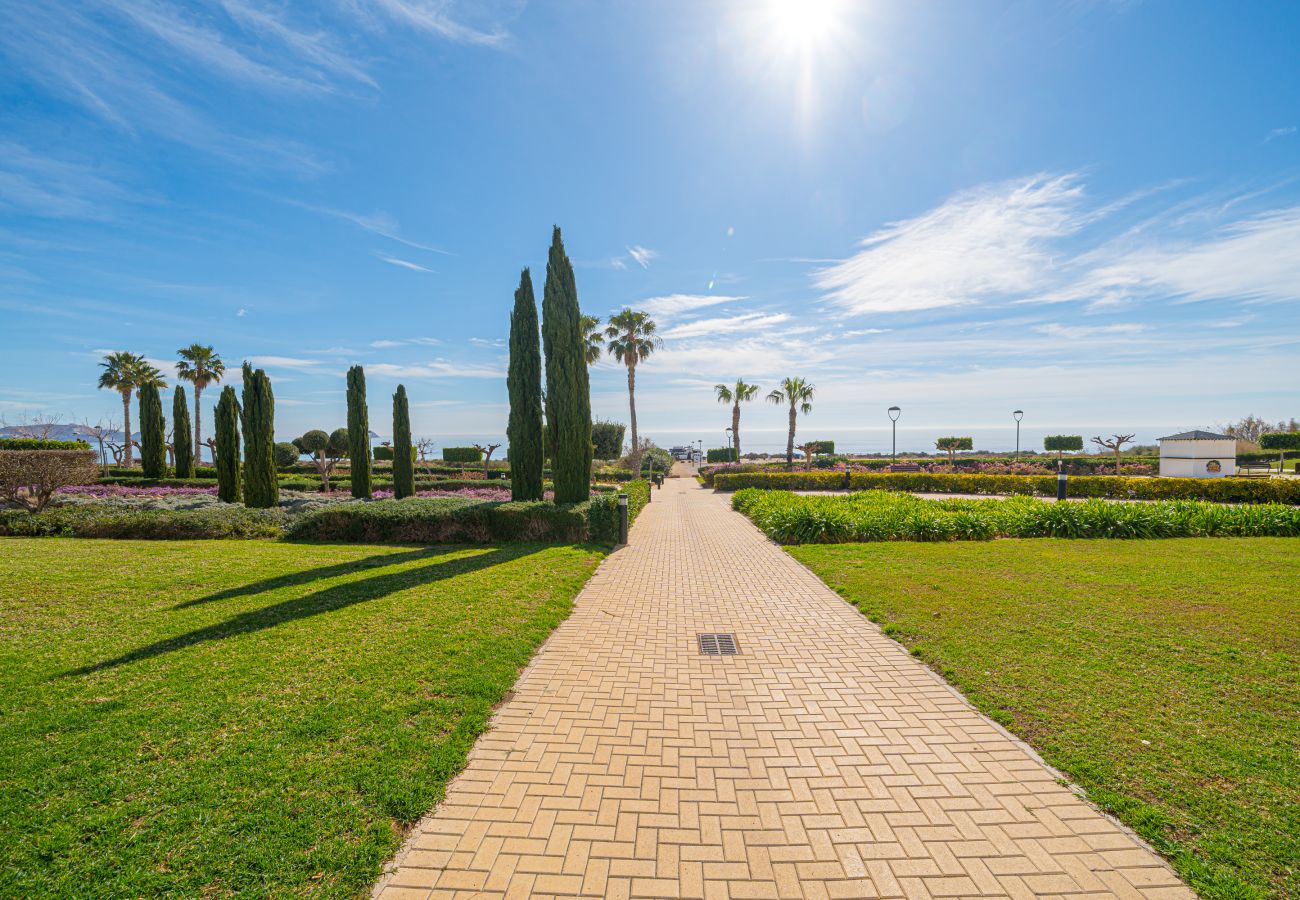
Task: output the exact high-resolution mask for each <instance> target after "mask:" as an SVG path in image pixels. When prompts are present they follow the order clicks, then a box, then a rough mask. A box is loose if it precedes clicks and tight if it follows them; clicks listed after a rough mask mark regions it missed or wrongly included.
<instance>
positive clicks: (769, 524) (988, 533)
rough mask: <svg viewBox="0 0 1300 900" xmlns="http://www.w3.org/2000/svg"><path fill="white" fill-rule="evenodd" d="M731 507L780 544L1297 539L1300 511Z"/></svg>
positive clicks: (999, 505)
mask: <svg viewBox="0 0 1300 900" xmlns="http://www.w3.org/2000/svg"><path fill="white" fill-rule="evenodd" d="M732 507H733V508H734V509H736V510H738V511H740V512H741V513H743V514H745V515H746V516H748V517H749V518H750V519H751V520H752V521H753V522H754V524H755V525H757V526H758V527H759V528H760V529H762V531H763V532H764V533H766V534H767V535H768V536H769V537H770V538H772V539H773V540H775V541H779V542H781V543H785V544H806V543H844V542H849V541H969V540H990V539H992V538H997V537H1015V538H1033V537H1057V538H1121V539H1123V538H1174V537H1210V536H1231V537H1268V536H1273V537H1291V536H1297V535H1300V508H1296V507H1294V506H1286V505H1283V504H1277V503H1269V504H1260V505H1255V506H1224V505H1220V504H1214V503H1206V502H1200V501H1194V500H1173V501H1160V502H1155V503H1112V502H1107V501H1105V500H1100V499H1090V500H1085V501H1084V502H1082V503H1049V502H1047V501H1044V500H1036V499H1032V498H1029V497H1013V498H1010V499H1006V500H989V499H984V500H926V499H923V498H920V497H913V496H911V495H909V494H897V493H890V492H886V491H866V492H863V493H856V494H849V495H846V496H839V497H826V496H807V495H799V494H793V493H790V492H788V491H762V490H757V489H753V488H750V489H747V490H742V491H739V492H737V493H736V495H735V496H734V497H733V498H732Z"/></svg>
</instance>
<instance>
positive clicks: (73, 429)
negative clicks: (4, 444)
mask: <svg viewBox="0 0 1300 900" xmlns="http://www.w3.org/2000/svg"><path fill="white" fill-rule="evenodd" d="M44 427H45V426H44V425H10V426H8V427H7V428H0V437H39V436H40V433H41V429H43V428H44ZM83 431H84V429H83V428H82V426H80V425H51V426H50V433H49V435H47V437H48V438H49V440H51V441H77V440H84V441H88V442H89V443H91V444H93V443H95V441H94V439H92V438H90V437H88V436H86V435H85V434H84V433H83ZM136 437H137V438H138V437H139V434H138V433H137V435H136ZM108 439H109V440H112V441H117V442H120V441H121V440H122V432H121V431H120V430H119V431H113V432H109V433H108Z"/></svg>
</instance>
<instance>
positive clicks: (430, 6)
mask: <svg viewBox="0 0 1300 900" xmlns="http://www.w3.org/2000/svg"><path fill="white" fill-rule="evenodd" d="M513 5H514V7H515V8H516V9H522V8H523V4H522V3H518V4H513ZM501 6H502V4H500V3H487V2H479V3H475V4H464V3H456V2H453V0H356V2H354V3H350V4H348V5H347V8H348V9H350V10H351V11H353V12H354V13H356V14H358V15H359V16H360V17H362V18H363V20H365V21H366V22H367V23H368V24H371V25H373V24H375V23H376V19H377V16H376V14H382V15H383V16H385V17H386V18H388V19H390V20H392V21H395V22H397V23H399V24H405V25H409V26H412V27H414V28H418V29H420V30H421V31H426V32H428V33H430V34H434V35H437V36H438V37H442V38H446V39H447V40H451V41H456V42H458V43H462V44H481V45H484V46H488V47H499V46H502V45H503V44H505V43H506V42H507V41H508V40H509V32H507V31H506V28H505V24H506V22H507V21H508V20H509V19H510V18H513V15H511V12H510V10H509V9H502V8H501ZM475 14H477V15H478V18H479V19H480V20H481V21H479V22H476V23H474V24H471V21H472V19H471V17H472V16H474V15H475Z"/></svg>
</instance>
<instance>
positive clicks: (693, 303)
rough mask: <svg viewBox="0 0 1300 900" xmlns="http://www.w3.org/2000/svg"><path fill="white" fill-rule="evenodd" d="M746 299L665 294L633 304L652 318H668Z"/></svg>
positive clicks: (707, 295)
mask: <svg viewBox="0 0 1300 900" xmlns="http://www.w3.org/2000/svg"><path fill="white" fill-rule="evenodd" d="M748 299H749V298H748V297H726V296H720V295H715V294H667V295H665V296H662V297H650V298H647V299H645V300H642V301H641V302H640V303H637V304H635V306H636V308H637V309H640V310H643V311H644V312H647V313H649V314H650V315H651V316H652V317H654V318H657V319H663V320H668V319H672V318H675V317H679V316H682V315H686V314H690V313H695V312H699V311H700V310H702V309H705V308H706V307H709V306H717V305H719V304H721V303H739V302H740V301H742V300H748ZM661 324H662V323H661Z"/></svg>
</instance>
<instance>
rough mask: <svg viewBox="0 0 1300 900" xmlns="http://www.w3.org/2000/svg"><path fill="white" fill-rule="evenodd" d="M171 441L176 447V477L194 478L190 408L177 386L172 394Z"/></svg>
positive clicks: (182, 392)
mask: <svg viewBox="0 0 1300 900" xmlns="http://www.w3.org/2000/svg"><path fill="white" fill-rule="evenodd" d="M172 440H173V442H174V444H175V447H176V477H177V478H193V477H194V433H193V432H192V431H190V407H189V404H187V403H186V402H185V390H184V389H183V388H182V387H181V386H180V385H179V384H178V385H176V393H174V394H172Z"/></svg>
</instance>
